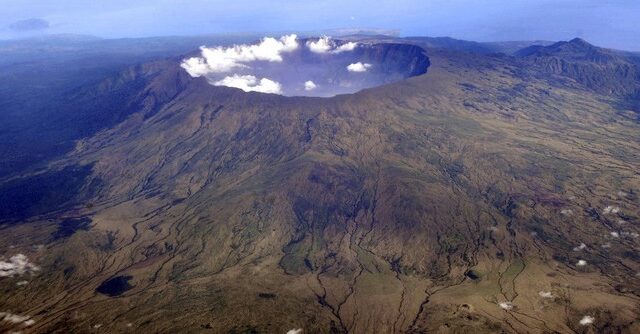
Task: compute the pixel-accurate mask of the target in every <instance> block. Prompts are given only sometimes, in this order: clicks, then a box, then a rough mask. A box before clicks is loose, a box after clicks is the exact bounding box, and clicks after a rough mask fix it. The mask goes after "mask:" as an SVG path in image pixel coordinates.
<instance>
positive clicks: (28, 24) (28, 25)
mask: <svg viewBox="0 0 640 334" xmlns="http://www.w3.org/2000/svg"><path fill="white" fill-rule="evenodd" d="M47 28H49V22H48V21H46V20H43V19H26V20H20V21H16V22H13V23H12V24H11V25H9V29H11V30H14V31H35V30H44V29H47Z"/></svg>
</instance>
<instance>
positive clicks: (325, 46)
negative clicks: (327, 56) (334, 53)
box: [307, 36, 333, 53]
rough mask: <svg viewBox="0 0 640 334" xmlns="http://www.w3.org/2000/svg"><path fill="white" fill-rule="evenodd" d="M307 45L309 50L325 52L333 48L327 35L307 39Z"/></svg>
mask: <svg viewBox="0 0 640 334" xmlns="http://www.w3.org/2000/svg"><path fill="white" fill-rule="evenodd" d="M307 47H308V48H309V50H310V51H311V52H315V53H327V52H329V51H330V50H331V49H333V41H332V40H331V37H329V36H322V37H320V38H319V39H318V40H317V41H308V42H307Z"/></svg>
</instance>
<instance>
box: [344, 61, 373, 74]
mask: <svg viewBox="0 0 640 334" xmlns="http://www.w3.org/2000/svg"><path fill="white" fill-rule="evenodd" d="M370 67H371V64H367V63H361V62H357V63H353V64H350V65H349V66H347V70H348V71H349V72H366V71H367V70H368V69H369V68H370Z"/></svg>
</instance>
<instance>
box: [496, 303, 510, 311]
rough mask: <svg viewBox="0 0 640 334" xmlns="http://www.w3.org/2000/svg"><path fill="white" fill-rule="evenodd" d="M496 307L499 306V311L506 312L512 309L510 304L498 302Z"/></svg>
mask: <svg viewBox="0 0 640 334" xmlns="http://www.w3.org/2000/svg"><path fill="white" fill-rule="evenodd" d="M498 306H500V308H501V309H503V310H507V311H508V310H511V309H513V306H514V305H513V303H511V302H500V303H498Z"/></svg>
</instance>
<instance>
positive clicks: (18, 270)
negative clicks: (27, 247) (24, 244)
mask: <svg viewBox="0 0 640 334" xmlns="http://www.w3.org/2000/svg"><path fill="white" fill-rule="evenodd" d="M38 270H40V268H38V266H36V265H35V264H33V263H31V262H29V259H28V258H27V256H26V255H24V254H17V255H14V256H12V257H11V258H9V261H0V277H13V276H16V275H18V276H19V275H24V274H26V273H33V272H36V271H38Z"/></svg>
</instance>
